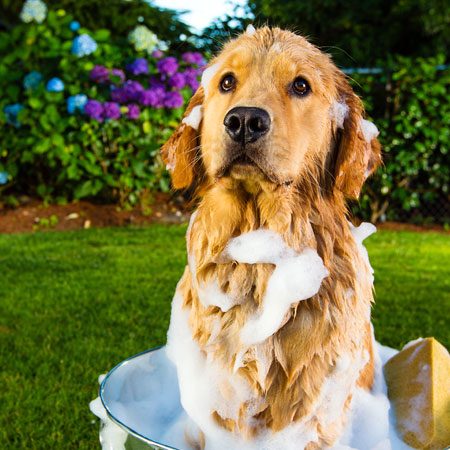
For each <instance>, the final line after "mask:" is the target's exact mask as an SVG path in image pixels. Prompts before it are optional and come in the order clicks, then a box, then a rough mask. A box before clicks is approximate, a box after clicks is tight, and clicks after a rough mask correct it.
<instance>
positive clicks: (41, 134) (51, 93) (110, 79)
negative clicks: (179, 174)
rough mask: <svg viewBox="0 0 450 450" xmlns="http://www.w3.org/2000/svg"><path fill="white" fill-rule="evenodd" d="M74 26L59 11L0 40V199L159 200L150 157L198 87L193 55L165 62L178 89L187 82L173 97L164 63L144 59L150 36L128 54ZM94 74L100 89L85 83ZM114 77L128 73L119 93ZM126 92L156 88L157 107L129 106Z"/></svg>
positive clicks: (104, 34)
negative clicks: (142, 66)
mask: <svg viewBox="0 0 450 450" xmlns="http://www.w3.org/2000/svg"><path fill="white" fill-rule="evenodd" d="M73 23H74V18H73V17H72V16H71V15H70V14H66V13H65V11H62V10H58V11H56V12H55V11H51V10H50V11H49V12H48V14H47V16H46V18H45V20H44V21H42V23H35V21H32V22H31V23H22V24H20V25H17V26H15V27H14V28H13V29H12V31H11V33H0V54H2V55H4V56H3V57H2V58H1V60H0V91H1V92H2V97H1V98H0V137H1V139H0V175H1V176H0V198H1V199H2V200H3V201H5V200H6V201H9V202H12V203H14V201H15V195H16V194H19V193H20V194H24V193H25V194H28V195H31V196H38V197H41V198H44V199H47V200H60V201H67V200H72V199H81V198H84V197H96V198H99V199H101V200H103V201H116V202H120V203H121V204H122V205H127V204H135V203H137V202H143V201H145V200H146V199H147V198H148V197H149V196H150V195H151V192H152V191H154V190H163V191H167V190H168V189H169V176H168V173H167V172H166V170H165V168H164V167H163V165H162V161H161V158H160V156H159V152H158V149H159V147H160V146H161V145H162V144H163V143H164V142H165V141H166V140H167V138H168V137H169V136H170V134H171V133H172V131H173V129H174V128H175V126H176V124H177V123H178V121H179V120H180V118H181V115H182V112H183V104H184V103H185V102H186V100H187V99H189V97H190V96H191V95H192V90H193V89H195V87H196V85H197V84H198V76H199V74H200V72H201V69H199V66H200V65H202V58H201V55H199V54H194V58H192V55H193V54H187V56H188V57H187V58H186V57H184V58H183V57H182V59H180V60H178V59H175V58H174V59H173V60H172V63H173V64H172V65H173V66H174V67H177V68H178V74H180V75H179V76H181V77H182V79H183V80H184V81H187V79H188V76H187V73H188V72H189V75H190V78H189V80H190V81H189V84H186V85H185V86H182V85H181V84H183V85H184V84H185V83H181V84H180V83H178V85H177V86H176V87H172V86H171V85H170V83H171V74H170V73H169V74H167V73H165V72H164V71H163V69H160V70H159V71H158V68H157V64H158V62H161V61H165V60H166V59H167V58H165V57H166V56H168V55H167V54H165V55H162V52H158V53H159V54H157V55H155V54H153V56H152V51H151V50H152V47H153V45H154V43H155V42H153V41H154V40H155V39H156V36H154V35H153V36H152V35H151V33H150V32H149V31H148V30H147V31H146V33H147V34H146V36H145V39H147V40H145V39H144V40H145V42H144V43H143V42H142V40H143V38H142V35H139V33H138V36H137V37H136V33H135V34H134V37H135V38H136V39H135V40H134V45H135V48H133V45H131V43H130V42H128V41H126V40H125V41H124V40H121V39H118V40H117V39H114V37H113V36H111V33H110V32H109V31H108V30H97V31H95V32H92V33H91V32H89V30H87V29H84V28H82V27H81V28H79V29H76V28H77V26H73ZM72 28H74V29H76V30H75V31H72ZM131 31H132V30H130V32H131ZM141 31H142V30H141ZM144 31H145V30H144ZM82 36H84V37H83V38H82V39H85V41H83V42H82V43H80V42H81V41H80V39H81V37H82ZM149 36H150V37H149ZM91 38H92V39H91ZM75 40H76V42H77V43H78V47H76V46H75V43H74V42H75ZM136 48H138V50H136ZM73 52H75V54H74V53H73ZM83 53H84V54H83ZM189 55H190V56H191V58H189ZM137 58H139V59H138V61H139V60H140V61H141V62H142V61H145V62H146V64H147V65H148V73H140V72H139V71H137V72H135V74H133V72H132V68H130V67H129V70H128V71H125V67H128V66H127V64H128V65H129V64H130V63H133V62H136V59H137ZM186 61H187V62H186ZM98 67H100V68H101V69H102V70H103V71H104V72H106V79H105V77H103V78H102V79H101V80H100V79H92V76H93V71H95V70H96V69H98ZM112 69H122V70H123V71H124V72H126V77H127V82H126V83H127V84H125V87H124V84H123V82H122V78H123V76H121V75H117V73H119V74H120V70H119V71H118V72H112ZM183 71H184V72H183ZM141 72H142V71H141ZM144 72H146V71H144ZM114 73H116V75H114ZM149 76H150V77H153V78H152V79H149ZM183 77H184V78H183ZM55 78H56V80H55ZM94 78H95V77H94ZM130 82H134V83H135V85H138V86H141V87H140V89H145V90H146V91H152V90H153V92H156V91H157V89H156V88H157V85H158V84H159V85H160V86H159V91H157V92H158V93H159V94H158V95H159V97H158V101H155V100H154V99H153V103H149V101H146V100H143V99H142V98H141V97H139V96H137V97H133V98H131V97H130V95H131V94H130V95H128V94H129V90H130V89H131V87H130V86H131V84H130ZM127 89H128V90H127ZM155 89H156V91H155ZM120 90H122V91H124V90H127V92H128V94H127V95H128V97H126V98H122V99H120V100H117V99H115V98H114V97H113V92H115V93H116V94H117V93H118V92H119V91H120ZM133 95H134V94H133ZM136 95H137V94H136ZM75 96H78V97H75ZM76 98H77V99H80V98H81V99H84V103H85V102H86V100H87V99H89V100H90V102H91V103H92V104H93V105H94V106H98V105H99V104H100V105H101V106H100V108H101V109H102V115H101V116H100V115H97V116H96V115H95V111H94V112H92V111H91V113H90V114H89V111H88V109H87V105H84V103H82V104H81V105H78V106H75V104H74V103H73V102H74V100H75V99H76ZM174 100H175V101H174ZM70 101H72V104H70ZM92 101H94V102H92ZM95 102H99V103H98V104H97V103H95ZM116 102H119V103H120V105H117V104H116ZM155 102H156V103H155ZM106 105H109V107H110V109H111V108H112V110H110V111H109V113H108V111H107V109H106ZM111 105H112V106H111ZM151 105H153V106H151ZM119 106H120V110H119ZM138 108H139V112H138ZM94 109H95V108H94ZM111 111H112V112H111ZM119 111H120V112H119ZM108 114H109V116H108ZM119 115H120V117H119Z"/></svg>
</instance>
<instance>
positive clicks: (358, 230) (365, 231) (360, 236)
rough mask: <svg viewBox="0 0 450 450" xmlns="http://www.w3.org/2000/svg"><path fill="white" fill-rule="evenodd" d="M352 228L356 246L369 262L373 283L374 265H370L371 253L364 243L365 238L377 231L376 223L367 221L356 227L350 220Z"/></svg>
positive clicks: (366, 261)
mask: <svg viewBox="0 0 450 450" xmlns="http://www.w3.org/2000/svg"><path fill="white" fill-rule="evenodd" d="M349 225H350V230H351V232H352V234H353V238H354V239H355V243H356V246H357V248H358V251H359V254H360V256H361V258H362V259H363V261H364V262H365V263H366V264H367V267H368V269H369V271H370V278H369V281H370V283H373V280H374V277H373V274H374V270H373V267H372V266H371V265H370V261H369V254H368V253H367V249H366V247H364V245H363V243H362V242H363V241H364V239H366V238H368V237H369V236H370V235H372V234H373V233H375V232H376V231H377V228H376V227H375V225H373V224H371V223H367V222H363V223H361V225H360V226H359V227H355V226H354V225H353V224H352V223H350V222H349Z"/></svg>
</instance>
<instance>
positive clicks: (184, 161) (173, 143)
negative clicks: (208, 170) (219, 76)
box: [161, 86, 204, 189]
mask: <svg viewBox="0 0 450 450" xmlns="http://www.w3.org/2000/svg"><path fill="white" fill-rule="evenodd" d="M203 101H204V93H203V87H202V86H200V87H199V88H198V89H197V91H196V92H195V94H194V95H193V97H192V98H191V100H190V102H189V105H188V107H187V109H186V112H185V113H184V115H183V118H182V120H181V123H180V124H179V125H178V128H177V129H176V130H175V131H174V132H173V134H172V136H170V138H169V140H168V141H167V142H166V143H165V144H164V145H163V147H162V148H161V155H162V159H163V161H164V162H165V163H166V167H167V169H168V170H169V171H170V173H171V174H172V185H173V187H174V188H175V189H183V188H187V187H189V186H190V185H191V184H192V182H193V181H194V177H195V175H196V173H197V168H198V164H199V161H198V152H199V144H200V142H199V135H200V132H199V130H200V122H201V119H202V114H203V112H202V104H203Z"/></svg>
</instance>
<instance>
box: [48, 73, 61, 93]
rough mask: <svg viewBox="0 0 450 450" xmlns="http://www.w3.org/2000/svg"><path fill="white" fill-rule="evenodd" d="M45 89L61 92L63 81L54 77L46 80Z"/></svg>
mask: <svg viewBox="0 0 450 450" xmlns="http://www.w3.org/2000/svg"><path fill="white" fill-rule="evenodd" d="M46 89H47V91H49V92H62V91H63V90H64V83H63V82H62V81H61V80H60V79H59V78H56V77H55V78H52V79H51V80H49V81H48V83H47V86H46Z"/></svg>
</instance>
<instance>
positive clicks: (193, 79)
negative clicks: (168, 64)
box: [183, 67, 201, 91]
mask: <svg viewBox="0 0 450 450" xmlns="http://www.w3.org/2000/svg"><path fill="white" fill-rule="evenodd" d="M199 72H200V73H201V71H199V70H198V69H194V68H193V67H188V68H187V69H186V70H185V71H184V73H183V75H184V79H185V81H186V84H187V85H188V86H189V87H190V88H191V89H192V90H193V91H196V90H197V88H198V87H199V86H200V83H199V81H198V76H199Z"/></svg>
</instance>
